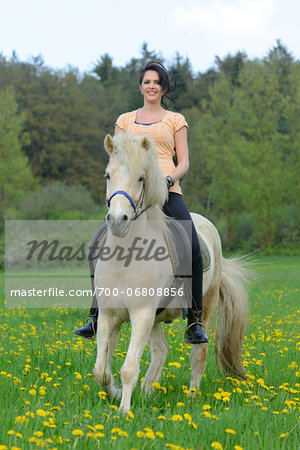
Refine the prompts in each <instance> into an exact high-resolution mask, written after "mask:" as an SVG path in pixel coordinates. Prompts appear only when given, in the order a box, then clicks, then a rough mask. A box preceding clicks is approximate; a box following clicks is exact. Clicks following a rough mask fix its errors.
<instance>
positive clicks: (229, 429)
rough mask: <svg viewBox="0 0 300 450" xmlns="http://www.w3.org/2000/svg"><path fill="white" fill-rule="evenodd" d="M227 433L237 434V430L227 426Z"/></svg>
mask: <svg viewBox="0 0 300 450" xmlns="http://www.w3.org/2000/svg"><path fill="white" fill-rule="evenodd" d="M225 433H228V434H236V431H234V430H232V429H231V428H226V430H225Z"/></svg>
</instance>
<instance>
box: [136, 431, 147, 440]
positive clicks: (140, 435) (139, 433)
mask: <svg viewBox="0 0 300 450" xmlns="http://www.w3.org/2000/svg"><path fill="white" fill-rule="evenodd" d="M144 436H145V433H144V432H143V431H137V432H136V437H138V438H143V437H144Z"/></svg>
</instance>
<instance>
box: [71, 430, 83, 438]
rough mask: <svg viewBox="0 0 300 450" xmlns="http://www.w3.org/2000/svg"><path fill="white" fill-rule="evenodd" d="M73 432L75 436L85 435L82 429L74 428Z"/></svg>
mask: <svg viewBox="0 0 300 450" xmlns="http://www.w3.org/2000/svg"><path fill="white" fill-rule="evenodd" d="M72 434H73V436H76V437H77V436H83V435H84V432H83V431H82V430H78V429H77V430H73V431H72Z"/></svg>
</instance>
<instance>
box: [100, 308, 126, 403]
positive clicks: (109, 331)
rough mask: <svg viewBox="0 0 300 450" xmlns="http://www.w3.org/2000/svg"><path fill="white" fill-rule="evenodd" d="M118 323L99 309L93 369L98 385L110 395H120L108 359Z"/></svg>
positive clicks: (118, 396)
mask: <svg viewBox="0 0 300 450" xmlns="http://www.w3.org/2000/svg"><path fill="white" fill-rule="evenodd" d="M119 331H120V325H119V324H118V323H116V320H115V319H114V318H113V317H112V316H111V315H109V314H107V313H104V312H103V310H100V311H99V317H98V329H97V359H96V364H95V367H94V370H93V374H94V376H95V378H96V381H97V383H98V384H99V386H101V387H102V388H103V390H104V391H105V392H107V393H108V394H109V395H110V397H117V398H120V397H121V389H120V388H117V387H116V386H114V379H113V375H112V373H111V370H110V360H111V357H112V354H113V352H114V349H115V346H116V343H117V339H118V334H119Z"/></svg>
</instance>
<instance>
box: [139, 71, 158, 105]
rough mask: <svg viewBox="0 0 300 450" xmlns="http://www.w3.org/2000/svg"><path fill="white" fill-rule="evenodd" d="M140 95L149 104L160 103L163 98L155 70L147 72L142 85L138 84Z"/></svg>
mask: <svg viewBox="0 0 300 450" xmlns="http://www.w3.org/2000/svg"><path fill="white" fill-rule="evenodd" d="M140 90H141V93H142V94H143V96H144V99H147V100H148V101H149V102H151V103H156V102H160V101H161V98H162V96H163V92H162V88H161V84H160V79H159V74H158V72H156V70H147V71H146V72H145V75H144V78H143V81H142V83H141V84H140Z"/></svg>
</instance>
